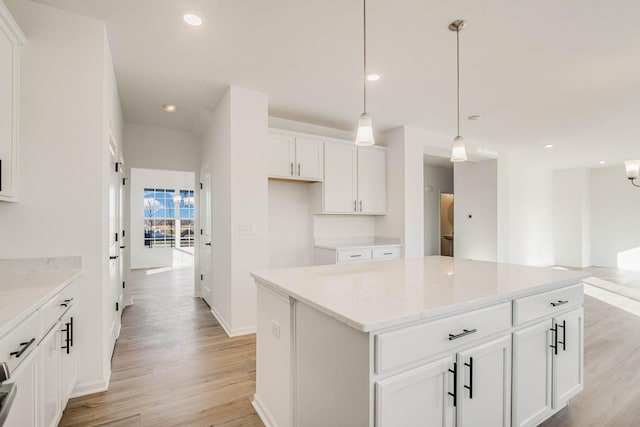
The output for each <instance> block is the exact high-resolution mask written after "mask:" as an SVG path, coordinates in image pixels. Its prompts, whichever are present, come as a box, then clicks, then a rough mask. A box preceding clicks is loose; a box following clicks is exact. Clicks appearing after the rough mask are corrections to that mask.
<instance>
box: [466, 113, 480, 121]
mask: <svg viewBox="0 0 640 427" xmlns="http://www.w3.org/2000/svg"><path fill="white" fill-rule="evenodd" d="M468 119H469V120H480V119H482V116H480V115H478V114H474V115H473V116H469V117H468Z"/></svg>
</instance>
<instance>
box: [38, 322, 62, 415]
mask: <svg viewBox="0 0 640 427" xmlns="http://www.w3.org/2000/svg"><path fill="white" fill-rule="evenodd" d="M59 342H60V332H59V331H58V329H57V328H55V329H53V330H51V331H50V332H49V334H47V336H46V337H45V338H44V340H43V341H42V342H41V343H40V375H39V378H40V387H39V389H40V402H41V403H40V409H41V410H42V411H41V415H42V418H41V419H42V422H41V425H42V426H44V427H51V426H56V425H57V424H58V421H59V420H60V416H61V415H62V410H61V402H60V387H61V382H60V345H59Z"/></svg>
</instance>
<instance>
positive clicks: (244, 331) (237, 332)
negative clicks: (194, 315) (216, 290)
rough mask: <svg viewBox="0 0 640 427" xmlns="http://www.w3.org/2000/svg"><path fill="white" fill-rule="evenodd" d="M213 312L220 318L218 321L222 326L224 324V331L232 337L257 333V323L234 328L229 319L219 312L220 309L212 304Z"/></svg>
mask: <svg viewBox="0 0 640 427" xmlns="http://www.w3.org/2000/svg"><path fill="white" fill-rule="evenodd" d="M211 313H213V316H214V317H215V318H216V319H217V320H218V323H220V326H222V329H224V331H225V332H226V334H227V335H228V336H229V337H230V338H233V337H239V336H241V335H249V334H255V333H256V330H257V329H256V325H251V326H247V327H245V328H237V329H232V328H231V327H229V324H228V323H227V321H226V320H225V319H224V317H222V315H221V314H220V312H218V310H216V308H215V307H214V306H211Z"/></svg>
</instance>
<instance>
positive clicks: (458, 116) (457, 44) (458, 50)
mask: <svg viewBox="0 0 640 427" xmlns="http://www.w3.org/2000/svg"><path fill="white" fill-rule="evenodd" d="M456 80H457V86H456V96H457V105H456V112H457V125H458V133H457V136H460V29H458V30H456Z"/></svg>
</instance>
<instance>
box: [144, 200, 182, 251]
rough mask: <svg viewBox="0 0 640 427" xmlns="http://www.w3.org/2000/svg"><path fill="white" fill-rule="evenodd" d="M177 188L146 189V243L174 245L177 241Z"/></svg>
mask: <svg viewBox="0 0 640 427" xmlns="http://www.w3.org/2000/svg"><path fill="white" fill-rule="evenodd" d="M174 196H175V190H165V189H160V188H155V189H154V188H145V189H144V244H145V246H148V247H150V248H152V247H173V246H174V241H175V222H176V221H175V217H176V212H175V206H174Z"/></svg>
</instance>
